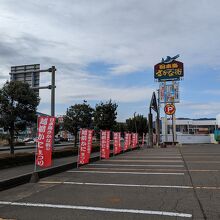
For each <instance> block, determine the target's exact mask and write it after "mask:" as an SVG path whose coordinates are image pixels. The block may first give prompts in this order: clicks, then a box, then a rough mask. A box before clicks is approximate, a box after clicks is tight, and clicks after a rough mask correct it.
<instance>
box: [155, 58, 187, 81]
mask: <svg viewBox="0 0 220 220" xmlns="http://www.w3.org/2000/svg"><path fill="white" fill-rule="evenodd" d="M182 77H184V66H183V63H182V62H180V61H176V60H174V61H172V62H170V63H158V64H156V65H155V66H154V79H156V80H158V81H159V82H161V81H172V80H180V79H181V78H182Z"/></svg>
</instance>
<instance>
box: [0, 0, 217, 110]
mask: <svg viewBox="0 0 220 220" xmlns="http://www.w3.org/2000/svg"><path fill="white" fill-rule="evenodd" d="M219 8H220V1H218V0H212V1H206V0H194V1H191V0H179V1H177V0H166V1H164V0H151V1H150V0H148V1H145V0H111V1H103V0H80V1H79V0H62V1H58V0H54V1H51V0H44V1H41V0H22V1H17V0H10V1H8V0H1V8H0V55H1V59H0V66H1V69H0V71H1V78H0V83H2V82H3V80H4V79H8V72H9V70H10V69H9V68H10V66H11V65H21V64H31V63H40V64H41V66H42V67H43V68H44V67H45V68H48V67H50V66H51V65H55V66H56V67H57V69H58V74H57V89H56V95H57V101H58V103H65V104H67V103H69V102H71V100H73V99H81V98H82V99H84V98H86V99H89V100H100V99H109V98H112V99H113V100H117V101H119V102H134V101H142V100H145V99H149V96H151V94H152V85H151V82H149V86H148V87H147V86H146V87H142V86H141V87H139V86H138V85H133V86H130V87H129V88H127V87H125V86H123V87H122V86H121V87H119V88H118V87H117V86H116V85H111V86H110V85H108V84H107V83H106V79H107V77H109V76H112V75H118V76H119V77H120V76H121V75H125V74H131V73H133V74H135V73H136V72H137V71H143V70H146V69H147V68H151V69H152V72H153V66H154V64H155V63H157V62H160V59H161V57H165V56H166V55H171V56H172V55H176V54H178V53H180V55H181V57H180V59H181V60H182V61H183V62H185V63H186V66H187V67H189V66H193V65H201V64H202V65H206V66H207V65H208V66H212V67H213V68H219V59H220V54H219V51H220V44H219V38H220V29H219V26H220V16H219ZM94 62H103V63H105V64H110V66H113V67H111V68H109V69H108V70H107V72H106V75H104V74H103V75H102V77H97V76H94V75H93V74H92V73H90V72H89V70H88V71H87V72H85V71H84V70H85V67H87V66H88V65H89V64H91V63H94ZM149 74H151V73H150V72H149ZM48 80H49V78H48V77H43V79H42V82H44V83H46V81H48ZM152 83H153V76H152ZM48 93H49V91H42V92H41V94H42V102H49V101H50V100H49V98H48V97H49V96H48ZM200 107H202V108H203V109H204V112H207V113H208V111H209V112H210V111H212V110H209V109H208V108H206V107H205V106H200ZM194 108H195V107H194ZM213 108H215V106H214V105H213ZM192 109H193V107H192ZM194 110H196V111H197V110H198V112H199V111H200V110H199V108H198V109H194ZM216 111H217V109H216Z"/></svg>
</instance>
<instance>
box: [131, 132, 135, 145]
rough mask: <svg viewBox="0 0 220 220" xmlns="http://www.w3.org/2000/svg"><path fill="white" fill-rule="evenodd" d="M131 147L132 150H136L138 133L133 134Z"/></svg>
mask: <svg viewBox="0 0 220 220" xmlns="http://www.w3.org/2000/svg"><path fill="white" fill-rule="evenodd" d="M131 140H132V141H131V143H132V144H131V146H132V148H135V147H136V133H132V135H131Z"/></svg>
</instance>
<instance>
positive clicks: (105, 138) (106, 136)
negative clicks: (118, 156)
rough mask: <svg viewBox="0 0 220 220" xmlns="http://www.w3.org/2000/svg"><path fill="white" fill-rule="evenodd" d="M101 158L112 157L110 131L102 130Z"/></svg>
mask: <svg viewBox="0 0 220 220" xmlns="http://www.w3.org/2000/svg"><path fill="white" fill-rule="evenodd" d="M100 135H101V137H100V146H101V149H100V151H101V158H104V159H109V157H110V131H101V132H100Z"/></svg>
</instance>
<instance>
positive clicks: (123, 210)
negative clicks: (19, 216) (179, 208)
mask: <svg viewBox="0 0 220 220" xmlns="http://www.w3.org/2000/svg"><path fill="white" fill-rule="evenodd" d="M0 205H10V206H25V207H41V208H56V209H73V210H87V211H100V212H117V213H131V214H144V215H159V216H173V217H183V218H184V217H185V218H191V217H192V214H187V213H178V212H166V211H150V210H141V209H118V208H103V207H91V206H74V205H59V204H48V203H29V202H6V201H0Z"/></svg>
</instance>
